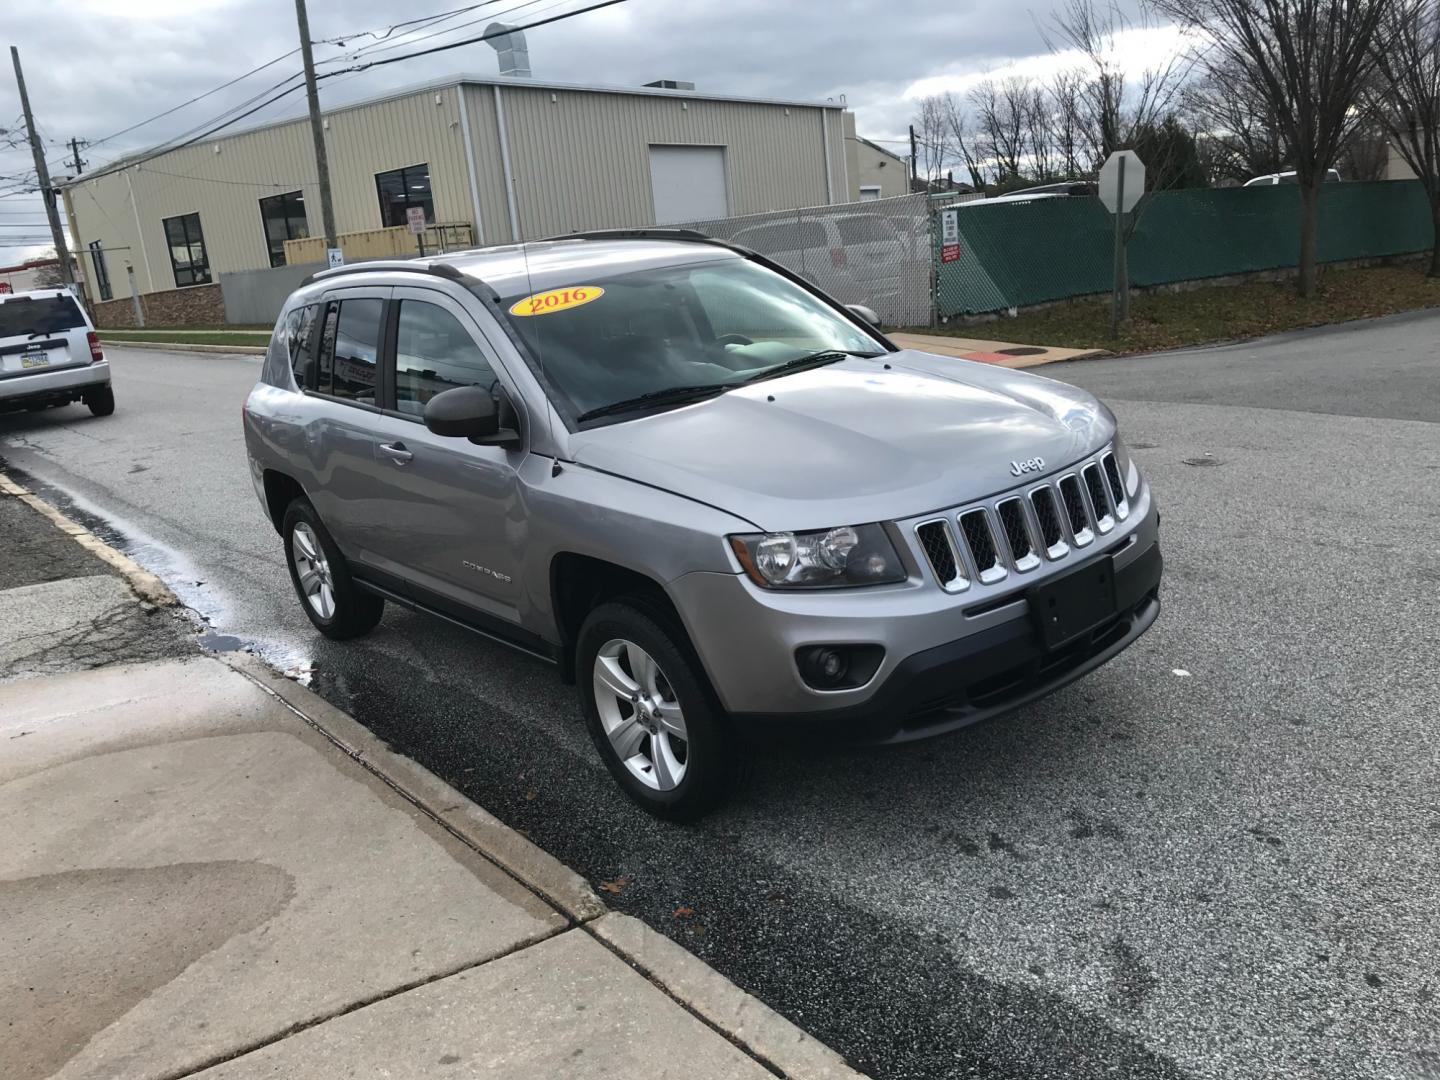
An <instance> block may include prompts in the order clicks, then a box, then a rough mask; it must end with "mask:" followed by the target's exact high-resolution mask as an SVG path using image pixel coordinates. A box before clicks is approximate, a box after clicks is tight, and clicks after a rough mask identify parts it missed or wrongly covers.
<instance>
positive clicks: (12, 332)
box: [0, 296, 85, 338]
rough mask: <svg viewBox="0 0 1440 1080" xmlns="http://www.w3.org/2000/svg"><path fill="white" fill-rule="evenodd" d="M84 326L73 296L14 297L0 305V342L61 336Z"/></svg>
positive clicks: (78, 306) (82, 317)
mask: <svg viewBox="0 0 1440 1080" xmlns="http://www.w3.org/2000/svg"><path fill="white" fill-rule="evenodd" d="M84 326H85V316H84V315H83V314H81V312H80V305H79V304H77V303H75V298H74V297H73V296H36V297H28V296H17V297H15V298H14V299H13V300H6V301H5V302H4V303H3V304H0V338H7V337H18V336H22V335H24V336H28V335H30V334H61V333H64V332H65V331H66V330H79V329H81V328H83V327H84Z"/></svg>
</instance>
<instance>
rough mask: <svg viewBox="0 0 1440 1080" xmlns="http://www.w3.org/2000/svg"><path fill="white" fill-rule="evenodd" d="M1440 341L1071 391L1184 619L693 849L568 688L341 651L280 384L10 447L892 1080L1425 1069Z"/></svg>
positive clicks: (509, 662)
mask: <svg viewBox="0 0 1440 1080" xmlns="http://www.w3.org/2000/svg"><path fill="white" fill-rule="evenodd" d="M1437 333H1440V316H1436V315H1435V314H1428V315H1424V316H1418V317H1417V316H1409V317H1402V318H1398V319H1387V320H1381V321H1379V322H1376V323H1372V324H1361V325H1352V326H1349V327H1345V328H1338V329H1334V330H1329V331H1323V332H1318V333H1309V334H1303V335H1288V336H1286V337H1284V338H1278V339H1272V340H1271V341H1268V342H1262V343H1255V344H1250V345H1242V346H1231V347H1227V348H1224V349H1214V350H1205V351H1199V352H1192V353H1176V354H1168V355H1165V356H1157V357H1140V358H1125V359H1116V360H1099V361H1085V362H1080V363H1072V364H1060V365H1054V366H1051V367H1047V368H1046V369H1044V373H1045V374H1046V375H1047V376H1049V377H1054V378H1060V379H1063V380H1067V381H1073V382H1076V383H1079V384H1080V385H1084V386H1087V387H1091V388H1093V389H1096V390H1097V392H1099V393H1101V394H1102V395H1103V396H1105V397H1106V399H1107V400H1108V401H1109V402H1110V403H1111V405H1112V406H1113V407H1114V409H1115V411H1116V413H1117V414H1118V415H1119V417H1120V420H1121V424H1122V430H1123V431H1124V432H1125V434H1126V437H1127V439H1128V441H1129V443H1130V445H1131V447H1132V449H1133V450H1134V453H1135V457H1136V459H1137V460H1138V461H1139V462H1140V463H1141V465H1142V467H1144V468H1145V469H1146V470H1147V473H1148V475H1149V476H1150V478H1151V481H1152V484H1153V485H1154V488H1155V490H1156V492H1157V495H1158V498H1159V501H1160V504H1161V507H1162V510H1163V514H1164V520H1163V524H1162V530H1161V531H1162V543H1163V545H1164V547H1165V550H1166V560H1167V578H1166V585H1165V588H1164V600H1165V611H1164V612H1163V613H1162V615H1161V618H1160V621H1159V623H1158V624H1157V625H1156V627H1155V628H1154V629H1153V630H1152V631H1151V632H1150V633H1149V634H1148V635H1147V636H1146V637H1145V638H1143V639H1142V640H1141V641H1140V642H1139V643H1138V644H1137V645H1136V646H1135V647H1134V648H1132V649H1131V650H1129V651H1128V652H1127V653H1125V654H1124V655H1122V656H1121V657H1120V658H1118V659H1117V660H1116V661H1115V662H1113V663H1112V664H1110V665H1108V666H1107V667H1106V668H1104V669H1102V670H1101V671H1099V672H1097V673H1095V674H1094V675H1092V676H1090V677H1088V678H1087V679H1085V680H1082V681H1081V682H1080V683H1078V684H1075V685H1074V686H1072V687H1070V688H1067V689H1066V690H1064V691H1062V692H1061V693H1059V694H1057V695H1055V696H1054V697H1052V698H1051V699H1049V700H1047V701H1044V702H1041V703H1038V704H1037V705H1034V706H1031V707H1029V708H1027V709H1024V710H1022V711H1021V712H1019V713H1018V714H1016V715H1014V716H1012V717H1008V718H1005V719H1003V720H1001V721H998V722H996V723H992V724H989V725H985V726H982V727H980V728H978V729H972V730H968V731H964V732H961V733H958V734H957V735H955V736H952V737H949V738H946V739H942V740H938V741H936V742H933V743H928V744H921V745H917V746H909V747H902V748H897V749H892V750H888V751H884V752H854V751H848V752H846V751H824V750H820V749H816V750H812V751H809V752H799V751H786V752H780V751H774V752H772V753H771V754H770V755H768V756H766V757H764V758H763V759H761V760H760V761H758V762H757V763H756V766H755V769H754V776H753V779H752V781H751V784H750V787H749V788H748V790H747V791H746V792H745V793H744V794H743V795H742V796H741V797H740V798H739V799H737V801H736V802H735V803H734V804H733V805H732V806H731V807H729V808H728V809H726V810H724V811H723V812H721V813H719V814H717V815H715V816H714V817H712V818H710V819H708V820H707V821H706V822H704V823H702V824H701V825H699V826H696V827H692V828H678V827H675V826H671V825H663V824H660V823H658V822H655V821H653V820H651V819H649V818H648V817H646V816H645V815H644V814H643V813H641V812H639V811H637V810H635V809H633V808H632V807H631V806H630V805H629V804H628V803H626V802H625V801H624V800H623V798H622V797H621V796H620V795H619V793H618V792H617V791H615V790H614V788H613V784H612V781H611V780H610V778H609V776H608V774H607V773H606V772H605V770H604V769H603V767H602V766H601V765H600V763H599V762H598V760H597V759H596V758H595V756H594V752H593V748H592V747H591V746H590V744H589V740H588V737H587V736H586V734H585V731H584V729H583V727H582V725H581V723H580V720H579V717H578V714H577V711H576V706H575V701H574V692H573V690H572V689H571V688H568V687H565V686H562V685H561V684H560V683H559V681H558V679H557V678H556V675H555V673H554V671H553V670H552V669H550V668H549V667H547V666H546V665H544V664H542V663H540V662H538V661H534V660H530V659H527V658H525V657H522V656H517V655H514V654H511V653H509V652H507V651H505V650H503V649H501V648H499V647H497V646H494V645H492V644H490V643H488V642H486V641H484V640H481V639H478V638H474V637H471V636H469V635H466V634H464V633H463V632H461V631H458V630H455V629H452V628H450V627H448V626H446V625H444V624H442V623H440V622H438V621H436V620H432V619H428V618H426V617H423V616H419V615H415V614H412V613H409V612H405V611H401V610H397V609H396V608H394V606H393V605H392V607H391V608H390V609H388V610H387V612H386V616H385V619H384V621H383V622H382V623H381V625H380V627H379V628H378V629H377V631H376V632H375V633H374V634H372V635H371V636H370V637H367V638H365V639H364V640H362V641H358V642H352V643H348V644H344V645H337V644H334V643H330V642H325V641H322V639H320V638H318V637H317V636H316V635H315V634H314V633H313V631H312V630H311V628H310V626H309V624H308V622H307V621H306V620H305V618H304V615H303V614H302V612H301V611H300V609H299V607H298V605H297V603H296V602H295V600H294V598H293V596H292V594H291V592H290V585H289V581H288V577H287V575H286V572H285V569H284V564H283V562H282V560H281V551H280V545H279V542H278V538H277V537H276V535H275V533H274V531H273V529H272V528H271V527H270V525H269V523H268V521H266V520H265V518H264V516H263V514H262V512H261V510H260V507H259V505H258V502H257V501H256V499H255V495H254V492H253V489H252V488H251V485H250V480H249V476H248V473H247V470H246V467H245V462H244V457H243V446H242V443H241V439H240V431H239V415H238V414H239V404H240V401H241V400H242V399H243V396H244V393H245V392H246V390H248V388H249V386H250V385H251V384H252V383H253V381H254V379H255V376H256V373H257V372H258V367H259V364H258V360H257V359H255V358H252V357H230V356H216V355H206V356H198V355H178V354H165V353H157V352H145V353H141V352H139V351H127V350H124V349H119V348H116V349H112V350H111V352H112V356H113V358H114V363H115V381H116V388H117V399H118V402H119V405H118V409H117V412H116V414H115V416H114V417H111V418H108V419H102V420H94V419H92V418H91V417H89V415H88V414H86V413H84V410H81V409H65V410H59V411H55V412H51V413H45V414H38V415H29V414H27V415H24V416H19V417H14V416H7V417H0V457H4V458H5V459H6V461H7V462H8V463H9V464H10V465H12V466H13V467H15V468H17V469H19V470H20V471H21V472H23V473H24V475H25V477H26V478H28V479H29V480H30V481H33V484H32V486H34V487H35V488H36V490H39V491H41V492H42V493H44V494H46V495H47V497H49V498H51V499H52V500H54V501H56V502H57V503H59V504H61V505H63V506H65V507H66V508H67V512H69V513H71V514H72V516H75V517H77V519H81V520H83V521H85V523H87V524H92V526H99V527H100V528H102V529H104V530H106V531H108V532H109V534H110V535H111V536H113V537H114V538H115V539H117V540H118V541H119V542H120V543H121V544H122V545H123V546H124V547H125V548H126V550H127V551H129V552H130V553H131V554H132V555H133V556H134V557H135V558H136V559H137V561H139V562H141V563H142V564H143V565H145V566H146V567H147V568H149V569H152V570H154V571H156V572H157V573H160V574H162V576H164V577H165V579H166V581H167V583H169V584H170V585H171V586H172V588H174V589H175V590H176V592H177V593H178V594H179V595H180V596H181V597H182V599H183V600H184V601H185V602H186V603H187V604H188V605H190V606H191V607H192V608H193V609H194V610H195V611H196V612H197V613H198V615H199V616H201V617H203V618H205V619H206V620H208V625H207V627H206V629H207V631H208V632H210V633H212V634H214V635H217V636H218V637H217V638H214V639H211V640H212V641H213V640H218V639H219V638H225V637H233V638H236V639H239V640H241V641H244V642H247V643H249V644H250V645H251V647H253V648H254V649H255V650H256V651H257V652H258V653H259V654H260V655H261V656H263V657H264V658H265V659H266V660H267V661H269V662H270V663H272V664H274V665H275V666H277V667H279V668H282V669H287V670H289V671H291V673H292V674H294V675H296V676H299V677H301V678H303V679H307V680H309V681H310V682H311V683H312V685H313V686H314V688H315V689H317V690H318V691H319V692H321V693H322V694H323V695H324V696H325V697H327V698H328V699H330V700H331V701H332V702H333V703H335V704H336V705H338V706H340V707H342V708H344V709H346V710H348V711H350V712H352V713H353V714H354V715H355V716H356V717H357V718H358V719H359V720H360V721H361V722H362V723H364V724H365V725H366V726H368V727H369V728H370V729H371V730H373V731H374V732H375V733H376V734H378V735H379V736H381V737H382V738H383V739H385V740H386V741H387V742H389V743H390V744H391V745H393V746H394V747H396V748H397V749H399V750H401V751H402V752H403V753H406V754H408V755H411V756H413V757H415V758H416V759H418V760H419V761H421V763H422V764H424V765H426V766H427V767H428V768H430V769H432V770H433V771H435V772H436V773H438V774H440V775H441V776H442V777H444V778H445V779H447V780H449V781H450V782H451V783H452V784H454V785H455V786H457V787H459V788H460V789H461V790H463V791H464V792H465V793H466V794H467V795H469V796H470V797H472V798H474V799H475V800H476V801H478V802H480V803H481V804H482V805H483V806H485V807H486V808H487V809H489V810H490V811H492V812H493V813H495V814H496V815H497V816H498V817H500V818H501V819H502V820H504V821H505V822H507V823H508V824H510V825H512V826H514V827H516V828H518V829H520V830H521V831H523V832H525V833H526V834H527V835H529V836H531V837H532V838H533V839H535V840H536V841H537V842H538V843H539V844H540V845H541V846H542V847H544V848H545V849H546V850H548V851H550V852H551V853H552V854H554V855H555V856H557V857H558V858H559V859H561V860H562V861H563V862H565V863H567V864H569V865H570V866H572V867H574V868H575V869H577V870H579V871H580V872H581V873H583V874H585V875H586V876H587V877H588V878H590V880H591V881H592V882H596V883H609V884H612V885H613V886H614V887H615V890H616V891H609V890H607V891H606V893H605V896H606V899H607V900H608V901H609V902H611V903H612V904H613V905H614V906H615V907H616V908H618V909H620V910H622V911H626V912H629V913H632V914H635V915H638V916H640V917H641V918H643V919H645V920H646V921H647V922H648V923H650V924H651V925H652V926H654V927H656V928H657V929H659V930H661V931H662V932H663V933H666V934H667V935H669V936H671V937H673V938H675V939H676V940H679V941H681V942H683V943H684V944H685V945H686V946H687V947H688V948H690V949H692V950H694V951H695V952H696V953H698V954H699V955H701V956H702V957H703V958H705V959H706V960H708V961H709V962H710V963H712V964H713V965H714V966H716V967H717V968H718V969H720V970H721V971H722V972H723V973H724V974H726V975H728V976H729V977H730V978H732V979H733V980H735V981H736V982H737V983H739V984H740V985H741V986H742V987H744V988H745V989H748V990H751V991H753V992H755V993H756V994H757V995H759V996H760V997H761V998H762V999H764V1000H765V1001H766V1002H768V1003H769V1004H771V1005H772V1006H774V1007H775V1008H776V1009H778V1010H779V1011H780V1012H781V1013H783V1014H784V1015H786V1016H787V1017H789V1018H790V1019H792V1020H794V1021H795V1022H796V1023H798V1024H799V1025H800V1026H801V1027H804V1028H806V1029H807V1030H809V1031H811V1032H812V1033H814V1034H816V1035H817V1036H819V1037H820V1038H821V1039H823V1040H824V1041H826V1042H828V1043H830V1044H831V1045H832V1046H834V1047H835V1048H836V1049H838V1050H839V1051H840V1052H841V1053H843V1054H844V1055H846V1057H847V1058H848V1059H849V1060H850V1061H851V1063H852V1064H854V1065H856V1066H858V1067H860V1068H862V1069H864V1070H866V1071H867V1072H870V1073H871V1074H872V1075H874V1076H876V1077H878V1078H881V1080H888V1078H900V1077H906V1078H909V1077H917V1078H918V1077H927V1078H928V1077H943V1076H967V1075H971V1074H978V1075H986V1076H994V1077H1032V1076H1047V1075H1065V1076H1067V1077H1087V1076H1109V1075H1117V1074H1118V1075H1126V1076H1132V1077H1170V1076H1173V1077H1222V1076H1223V1077H1262V1076H1272V1075H1285V1076H1299V1077H1311V1076H1313V1077H1321V1076H1340V1075H1343V1076H1347V1077H1371V1076H1373V1077H1380V1076H1391V1075H1400V1076H1407V1075H1426V1070H1427V1069H1428V1070H1431V1071H1432V1072H1433V1071H1435V1070H1437V1069H1440V1036H1437V1034H1436V1032H1437V1031H1440V1006H1437V1003H1436V995H1437V992H1440V972H1437V970H1436V967H1435V957H1436V956H1437V955H1440V932H1437V928H1436V922H1435V919H1434V911H1435V910H1436V908H1437V906H1440V802H1437V800H1436V797H1435V795H1434V776H1435V775H1436V770H1437V763H1440V731H1437V729H1436V727H1435V725H1434V718H1435V716H1436V714H1437V711H1440V708H1437V702H1440V672H1437V669H1436V668H1435V665H1434V664H1433V657H1434V655H1435V654H1436V651H1437V648H1440V626H1437V621H1436V620H1435V618H1434V613H1435V611H1436V610H1437V607H1440V552H1437V551H1436V550H1435V549H1434V548H1433V546H1427V545H1425V544H1416V543H1414V542H1413V538H1416V537H1425V536H1428V535H1430V534H1431V533H1432V532H1433V522H1434V520H1435V518H1436V516H1437V513H1440V479H1437V478H1440V473H1437V472H1436V471H1435V470H1436V468H1437V466H1436V465H1435V464H1434V462H1436V461H1440V426H1437V425H1440V370H1437V367H1436V364H1435V361H1434V359H1433V341H1434V340H1435V338H1436V336H1437ZM1362 358H1363V359H1362ZM1250 373H1253V376H1254V380H1253V383H1250V384H1247V383H1246V381H1245V380H1246V378H1247V375H1248V374H1250ZM1200 461H1205V462H1206V463H1207V465H1208V466H1209V467H1205V468H1201V467H1198V465H1197V464H1195V463H1196V462H1200ZM686 910H688V911H689V912H690V914H677V911H686Z"/></svg>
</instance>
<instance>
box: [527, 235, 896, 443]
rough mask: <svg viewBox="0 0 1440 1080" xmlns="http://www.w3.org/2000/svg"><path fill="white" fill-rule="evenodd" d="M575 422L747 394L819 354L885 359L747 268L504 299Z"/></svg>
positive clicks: (841, 323) (635, 275)
mask: <svg viewBox="0 0 1440 1080" xmlns="http://www.w3.org/2000/svg"><path fill="white" fill-rule="evenodd" d="M503 304H504V309H505V310H506V311H507V312H508V313H509V316H510V321H511V323H512V324H513V325H514V327H515V329H516V330H517V331H518V332H519V334H520V336H521V337H522V338H524V339H525V342H526V344H527V345H529V346H530V350H531V352H532V353H533V355H535V356H536V357H537V358H539V361H540V364H541V367H543V369H544V374H545V378H546V380H547V381H548V382H549V384H550V386H551V388H552V391H554V392H555V393H556V395H557V396H558V397H559V398H560V399H561V400H560V401H559V402H557V404H559V405H560V406H561V408H562V409H563V410H568V411H569V413H570V416H571V418H572V419H573V418H575V417H578V416H580V415H582V414H585V413H589V412H592V411H594V410H597V409H601V408H603V407H605V406H608V405H614V404H616V403H617V402H623V401H629V400H630V399H632V398H637V397H640V396H641V395H644V394H656V393H657V392H663V391H667V390H675V389H677V388H680V387H707V386H717V387H718V386H731V385H737V384H739V383H741V382H743V381H745V380H746V379H752V378H754V377H756V376H760V375H762V374H763V373H764V372H766V371H768V370H770V369H773V368H779V367H780V366H782V365H784V364H787V363H790V362H792V361H796V360H798V359H800V358H801V357H805V356H810V355H812V354H815V353H830V352H841V353H859V354H863V355H867V356H871V355H876V354H879V353H881V352H884V351H885V349H884V346H883V345H881V344H880V342H878V341H876V340H875V339H874V338H873V337H871V336H870V335H869V334H867V333H865V332H864V331H863V330H862V329H861V328H860V327H858V326H856V325H855V324H854V323H852V322H850V321H849V320H847V319H846V318H845V317H844V316H842V315H841V314H840V313H839V312H837V311H835V309H834V308H832V307H830V306H829V305H828V304H826V303H825V302H824V301H823V300H820V299H819V298H818V297H816V296H813V295H812V294H811V293H809V292H807V291H806V290H804V289H802V288H800V287H799V286H798V285H795V284H793V283H792V282H790V281H789V280H787V279H786V278H784V277H781V276H780V275H779V274H777V273H775V272H774V271H772V270H769V269H767V268H766V267H763V266H761V265H759V264H758V263H753V262H750V261H748V260H745V259H725V260H721V261H706V262H697V263H692V264H690V265H685V266H666V267H660V268H658V269H650V270H638V271H632V272H629V273H624V274H615V275H606V274H587V275H586V276H584V277H583V278H577V280H576V281H575V282H574V283H573V284H571V285H568V286H566V287H563V288H558V289H547V290H545V291H544V292H540V293H533V294H524V293H522V294H517V295H514V296H507V297H504V298H503Z"/></svg>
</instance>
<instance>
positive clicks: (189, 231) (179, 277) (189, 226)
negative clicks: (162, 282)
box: [164, 214, 210, 289]
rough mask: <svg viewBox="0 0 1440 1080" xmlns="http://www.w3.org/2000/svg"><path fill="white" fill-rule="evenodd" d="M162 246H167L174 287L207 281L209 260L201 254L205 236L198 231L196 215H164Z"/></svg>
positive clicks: (198, 217)
mask: <svg viewBox="0 0 1440 1080" xmlns="http://www.w3.org/2000/svg"><path fill="white" fill-rule="evenodd" d="M164 225H165V246H166V247H167V248H169V249H170V268H171V269H172V270H173V271H174V272H175V287H176V288H177V289H179V288H184V287H185V286H186V285H208V284H210V260H209V259H207V258H206V257H205V237H204V236H203V235H202V234H201V232H200V215H199V214H185V215H182V216H181V217H172V218H166V219H165V221H164Z"/></svg>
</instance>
